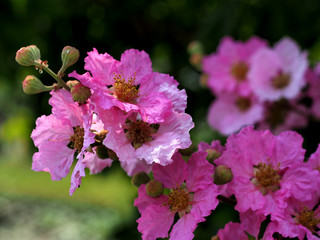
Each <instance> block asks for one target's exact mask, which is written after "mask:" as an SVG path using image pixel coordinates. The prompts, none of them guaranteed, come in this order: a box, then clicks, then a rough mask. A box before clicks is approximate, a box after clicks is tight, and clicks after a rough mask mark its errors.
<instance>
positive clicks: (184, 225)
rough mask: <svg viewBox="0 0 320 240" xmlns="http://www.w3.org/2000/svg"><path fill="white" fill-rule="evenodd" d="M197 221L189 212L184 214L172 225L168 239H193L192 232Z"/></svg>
mask: <svg viewBox="0 0 320 240" xmlns="http://www.w3.org/2000/svg"><path fill="white" fill-rule="evenodd" d="M203 220H204V219H203ZM197 223H198V221H196V219H195V218H194V217H193V216H192V215H191V214H186V215H184V216H183V217H181V218H180V219H179V220H178V221H177V222H176V223H175V224H174V225H173V227H172V230H171V233H170V240H181V239H183V240H191V239H193V237H194V234H193V232H194V230H195V229H196V228H197Z"/></svg>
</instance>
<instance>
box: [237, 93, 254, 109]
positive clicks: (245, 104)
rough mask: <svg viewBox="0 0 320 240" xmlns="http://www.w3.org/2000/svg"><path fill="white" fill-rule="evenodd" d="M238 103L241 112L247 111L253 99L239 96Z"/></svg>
mask: <svg viewBox="0 0 320 240" xmlns="http://www.w3.org/2000/svg"><path fill="white" fill-rule="evenodd" d="M236 105H237V107H238V109H239V110H240V111H241V112H246V111H247V110H248V109H249V108H250V107H251V101H250V99H249V98H245V97H238V98H237V100H236Z"/></svg>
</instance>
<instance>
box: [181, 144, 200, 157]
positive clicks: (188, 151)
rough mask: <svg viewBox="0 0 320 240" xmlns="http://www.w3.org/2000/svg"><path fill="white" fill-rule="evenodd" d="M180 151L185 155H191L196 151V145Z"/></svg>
mask: <svg viewBox="0 0 320 240" xmlns="http://www.w3.org/2000/svg"><path fill="white" fill-rule="evenodd" d="M178 151H179V153H181V154H182V155H183V156H190V155H191V154H192V153H194V152H195V151H196V147H195V146H193V145H190V147H188V148H185V149H179V150H178Z"/></svg>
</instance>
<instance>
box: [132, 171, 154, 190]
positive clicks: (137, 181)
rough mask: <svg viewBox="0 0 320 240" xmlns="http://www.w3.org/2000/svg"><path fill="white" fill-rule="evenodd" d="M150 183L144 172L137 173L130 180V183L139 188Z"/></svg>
mask: <svg viewBox="0 0 320 240" xmlns="http://www.w3.org/2000/svg"><path fill="white" fill-rule="evenodd" d="M149 181H150V177H149V175H148V174H146V173H145V172H138V173H136V174H134V175H133V177H132V178H131V183H132V184H133V185H135V186H136V187H140V185H142V184H146V183H148V182H149Z"/></svg>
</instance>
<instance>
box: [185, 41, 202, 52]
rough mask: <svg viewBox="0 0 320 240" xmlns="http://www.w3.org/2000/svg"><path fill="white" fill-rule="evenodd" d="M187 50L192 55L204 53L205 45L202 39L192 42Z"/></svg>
mask: <svg viewBox="0 0 320 240" xmlns="http://www.w3.org/2000/svg"><path fill="white" fill-rule="evenodd" d="M187 51H188V53H189V54H190V55H193V54H200V55H203V54H204V50H203V45H202V43H201V42H200V41H192V42H190V43H189V45H188V47H187Z"/></svg>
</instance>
